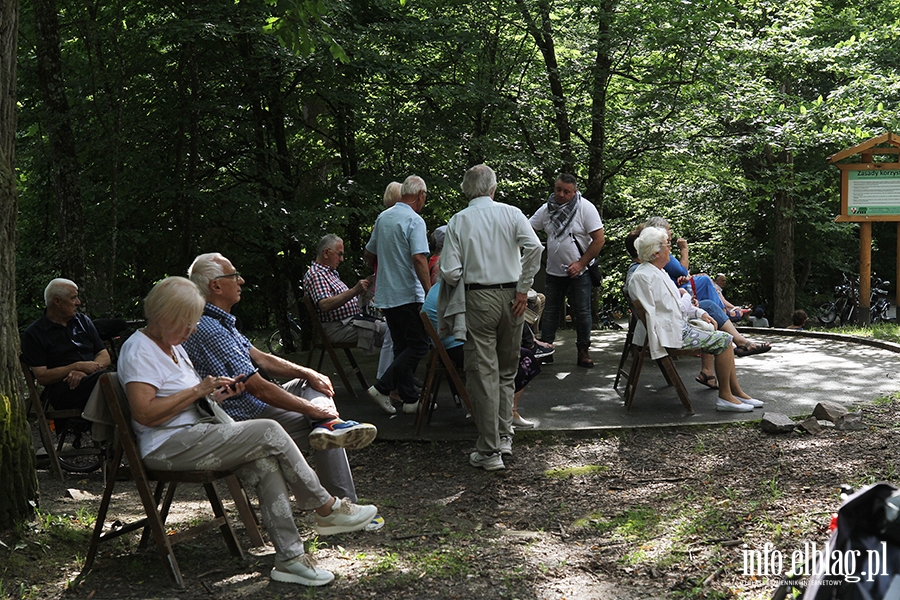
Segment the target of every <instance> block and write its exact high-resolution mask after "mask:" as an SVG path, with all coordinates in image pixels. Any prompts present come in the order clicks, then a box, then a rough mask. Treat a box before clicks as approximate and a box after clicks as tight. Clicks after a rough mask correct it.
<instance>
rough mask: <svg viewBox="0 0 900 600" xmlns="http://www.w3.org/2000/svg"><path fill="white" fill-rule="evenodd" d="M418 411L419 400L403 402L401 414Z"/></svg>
mask: <svg viewBox="0 0 900 600" xmlns="http://www.w3.org/2000/svg"><path fill="white" fill-rule="evenodd" d="M417 412H419V401H418V400H417V401H415V402H404V403H403V414H404V415H414V414H416V413H417Z"/></svg>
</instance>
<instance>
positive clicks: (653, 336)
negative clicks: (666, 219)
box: [628, 227, 763, 412]
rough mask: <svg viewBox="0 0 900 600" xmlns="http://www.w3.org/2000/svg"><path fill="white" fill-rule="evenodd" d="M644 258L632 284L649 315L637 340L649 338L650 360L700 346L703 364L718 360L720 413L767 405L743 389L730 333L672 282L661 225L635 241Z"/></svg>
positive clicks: (646, 229)
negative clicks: (672, 350) (699, 324)
mask: <svg viewBox="0 0 900 600" xmlns="http://www.w3.org/2000/svg"><path fill="white" fill-rule="evenodd" d="M634 246H635V249H636V250H637V253H638V258H639V259H640V260H641V266H639V267H638V268H637V269H636V270H635V271H634V274H633V275H632V276H631V279H630V280H629V282H628V293H629V296H630V297H631V299H632V300H634V301H636V302H640V304H641V306H642V307H643V308H644V311H645V312H646V313H647V328H646V331H645V330H644V328H643V327H639V328H638V332H637V333H636V335H635V338H636V339H641V340H642V339H643V336H644V335H647V336H649V348H650V358H652V359H654V360H656V359H658V358H661V357H663V356H665V355H666V348H696V349H697V350H699V351H700V352H703V356H704V360H707V361H708V360H710V359H709V358H708V357H709V355H713V356H714V357H715V358H714V361H715V370H716V378H717V379H718V380H719V397H718V399H717V400H716V410H719V411H731V412H749V411H752V410H753V409H754V408H755V407H760V406H762V405H763V403H762V402H761V401H759V400H756V399H754V398H752V397H750V396H749V395H747V394H746V393H744V391H743V390H742V389H741V386H740V384H738V380H737V373H736V371H735V368H734V348H733V346H732V337H731V335H729V334H727V333H725V332H723V331H715V329H714V328H715V321H714V320H713V319H712V317H710V316H709V315H708V314H707V313H706V311H704V310H702V309H700V308H698V307H696V306H694V305H693V303H692V302H691V297H690V295H689V294H687V293H686V292H685V291H683V290H679V289H678V288H676V287H675V284H674V283H673V282H672V279H671V278H670V277H669V276H668V275H667V274H666V272H665V271H663V267H664V266H665V265H666V263H668V262H669V256H670V255H671V251H670V247H671V244H670V243H669V235H668V233H667V232H666V230H665V229H663V228H660V227H644V229H643V231H641V234H640V236H638V238H637V240H635V243H634ZM691 319H699V320H701V321H703V322H706V323H710V324H711V325H712V329H713V330H711V331H707V330H706V329H701V328H699V327H695V326H694V325H692V324H690V322H689V320H691Z"/></svg>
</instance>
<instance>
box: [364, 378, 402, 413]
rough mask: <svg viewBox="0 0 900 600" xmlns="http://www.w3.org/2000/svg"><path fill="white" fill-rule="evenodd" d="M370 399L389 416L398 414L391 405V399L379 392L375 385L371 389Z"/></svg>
mask: <svg viewBox="0 0 900 600" xmlns="http://www.w3.org/2000/svg"><path fill="white" fill-rule="evenodd" d="M369 398H371V399H372V400H374V401H375V404H377V405H378V406H380V407H381V410H383V411H384V412H386V413H387V414H389V415H395V414H397V409H396V408H394V405H393V404H391V397H390V396H388V395H386V394H382V393H381V392H379V391H378V388H376V387H375V386H374V385H373V386H372V387H370V388H369Z"/></svg>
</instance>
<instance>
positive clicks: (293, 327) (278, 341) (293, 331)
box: [266, 313, 303, 356]
mask: <svg viewBox="0 0 900 600" xmlns="http://www.w3.org/2000/svg"><path fill="white" fill-rule="evenodd" d="M287 322H288V326H289V327H290V329H289V331H290V336H291V342H292V346H293V348H294V351H297V350H299V349H300V333H301V332H302V331H303V330H302V329H301V327H300V323H299V322H298V321H297V319H295V318H294V317H293V315H291V313H287ZM284 340H285V335H284V334H283V333H282V331H281V329H276V330H275V331H273V332H272V334H271V335H270V336H269V339H268V340H266V348H268V349H269V352H271V353H272V354H275V355H276V356H283V355H284V354H285V351H284V348H285V343H284Z"/></svg>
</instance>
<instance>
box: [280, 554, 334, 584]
mask: <svg viewBox="0 0 900 600" xmlns="http://www.w3.org/2000/svg"><path fill="white" fill-rule="evenodd" d="M269 577H271V578H272V580H273V581H282V582H284V583H299V584H300V585H308V586H320V585H327V584H329V583H331V582H332V581H334V573H332V572H331V571H326V570H325V569H320V568H319V567H317V566H316V561H314V560H313V559H312V558H310V556H309V555H308V554H301V555H300V556H295V557H294V558H292V559H290V560H286V561H284V562H281V561H280V560H278V559H277V558H276V559H275V566H274V567H273V568H272V572H271V573H270V574H269Z"/></svg>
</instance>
